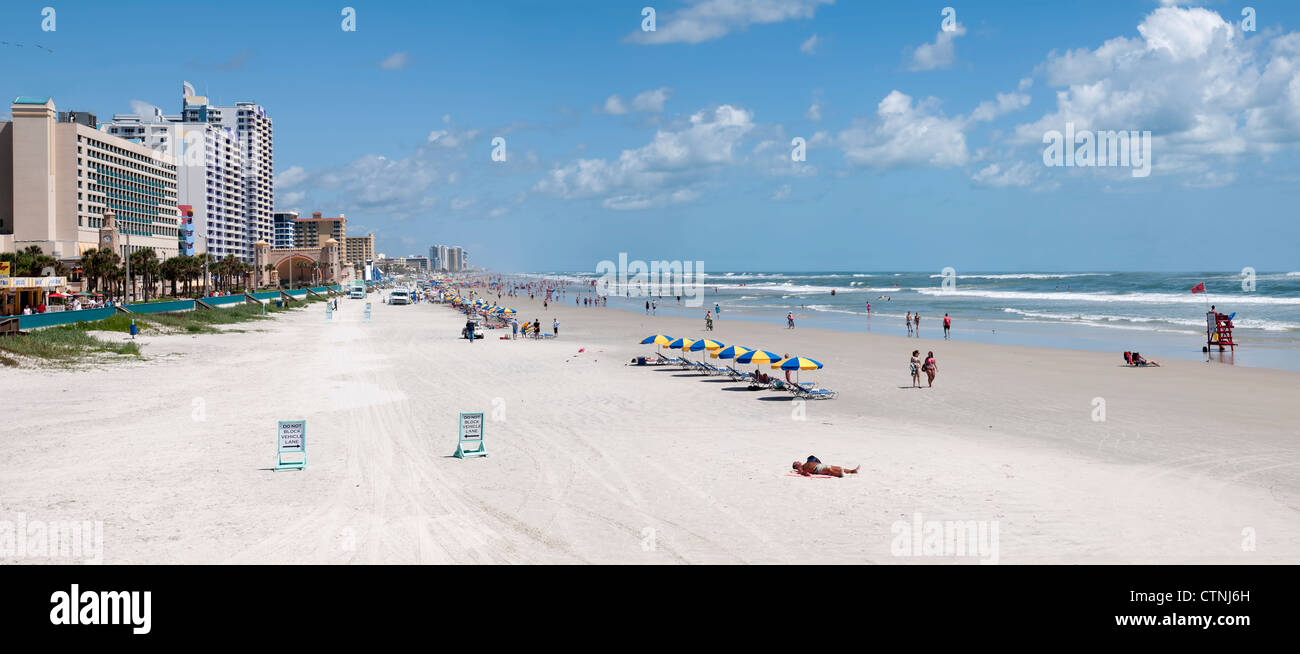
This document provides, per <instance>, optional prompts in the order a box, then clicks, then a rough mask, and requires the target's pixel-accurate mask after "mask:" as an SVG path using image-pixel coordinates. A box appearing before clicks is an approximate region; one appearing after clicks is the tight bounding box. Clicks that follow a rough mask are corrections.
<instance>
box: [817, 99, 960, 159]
mask: <svg viewBox="0 0 1300 654" xmlns="http://www.w3.org/2000/svg"><path fill="white" fill-rule="evenodd" d="M937 105H938V101H937V100H935V99H933V98H931V99H929V100H925V101H921V102H917V103H915V104H914V103H913V102H912V98H911V96H908V95H906V94H904V93H901V92H899V91H897V90H895V91H891V92H890V93H889V95H887V96H885V99H883V100H881V101H880V104H879V105H878V106H877V108H876V120H875V121H874V122H873V123H872V124H867V125H857V126H854V127H852V128H850V129H847V130H844V131H842V132H840V135H839V143H840V146H841V148H842V149H843V150H844V158H845V160H847V161H848V162H849V163H851V164H854V165H858V166H868V167H872V168H892V167H898V166H934V167H939V168H947V167H952V166H963V165H965V164H966V163H967V162H968V161H969V160H970V153H969V151H968V150H967V149H966V135H965V133H964V132H963V128H964V126H965V124H966V121H965V120H964V119H962V118H960V117H958V118H947V117H946V116H944V115H942V114H941V113H938V111H937Z"/></svg>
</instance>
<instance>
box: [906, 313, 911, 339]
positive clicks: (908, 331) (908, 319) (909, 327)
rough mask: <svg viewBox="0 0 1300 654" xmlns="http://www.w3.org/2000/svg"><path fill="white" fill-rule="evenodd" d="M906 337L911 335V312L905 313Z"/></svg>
mask: <svg viewBox="0 0 1300 654" xmlns="http://www.w3.org/2000/svg"><path fill="white" fill-rule="evenodd" d="M907 335H908V336H911V335H912V312H911V311H908V312H907Z"/></svg>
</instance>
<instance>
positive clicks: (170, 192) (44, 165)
mask: <svg viewBox="0 0 1300 654" xmlns="http://www.w3.org/2000/svg"><path fill="white" fill-rule="evenodd" d="M10 111H11V113H12V114H13V120H12V121H11V122H0V234H5V235H6V240H7V239H8V235H12V239H13V245H14V247H16V248H25V247H27V246H30V245H36V246H39V247H40V248H41V249H42V250H43V251H44V252H45V253H46V254H49V255H51V256H54V257H55V258H58V259H60V260H63V261H71V260H75V259H78V258H80V257H81V255H82V254H83V253H84V252H86V251H88V250H91V249H94V248H97V247H99V246H100V243H99V228H100V226H101V225H102V224H103V219H104V214H105V212H111V213H113V214H115V215H116V224H117V227H118V229H120V230H121V234H122V237H121V239H120V246H121V249H122V251H121V252H119V253H118V254H119V255H120V256H126V255H127V254H128V252H129V251H137V250H141V249H143V248H153V250H154V252H156V253H157V255H158V257H159V258H160V259H164V258H167V257H173V256H176V255H177V253H178V245H177V244H178V242H179V238H180V225H179V218H180V216H179V211H178V209H177V204H178V203H177V190H178V188H177V167H176V164H175V161H174V160H173V158H172V157H171V156H169V155H166V154H161V153H159V152H157V151H155V150H153V149H151V148H148V147H146V146H144V145H142V144H140V143H134V142H132V141H128V140H126V139H122V138H119V137H117V136H114V135H112V134H109V133H106V132H102V131H100V130H98V129H95V127H94V125H95V122H96V121H95V117H94V116H93V115H91V114H85V113H78V112H67V113H63V114H60V113H58V112H57V111H56V109H55V106H54V102H53V101H52V100H51V99H50V98H32V97H20V98H17V99H16V100H14V102H13V104H12V105H11V107H10ZM128 235H129V236H128ZM128 239H129V241H130V245H129V246H128V245H127V241H128ZM128 247H129V250H128Z"/></svg>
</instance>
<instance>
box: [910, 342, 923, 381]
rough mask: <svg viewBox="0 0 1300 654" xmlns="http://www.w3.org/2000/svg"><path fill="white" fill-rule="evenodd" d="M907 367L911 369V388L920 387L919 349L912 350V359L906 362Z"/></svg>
mask: <svg viewBox="0 0 1300 654" xmlns="http://www.w3.org/2000/svg"><path fill="white" fill-rule="evenodd" d="M908 369H909V370H911V371H912V388H920V387H921V351H920V350H912V360H911V361H910V362H908Z"/></svg>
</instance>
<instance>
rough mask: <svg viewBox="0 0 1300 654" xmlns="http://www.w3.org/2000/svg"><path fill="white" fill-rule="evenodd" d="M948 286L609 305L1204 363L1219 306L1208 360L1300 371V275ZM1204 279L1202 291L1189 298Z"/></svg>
mask: <svg viewBox="0 0 1300 654" xmlns="http://www.w3.org/2000/svg"><path fill="white" fill-rule="evenodd" d="M512 277H514V278H516V279H519V280H521V281H536V280H537V279H539V278H544V279H548V280H556V281H559V282H562V283H564V284H565V286H566V288H567V292H568V301H569V302H572V301H573V296H574V294H575V293H582V292H584V291H585V292H588V293H589V292H590V284H591V283H592V282H593V281H595V280H598V279H599V275H597V274H596V273H575V272H546V273H531V274H526V275H520V276H512ZM944 282H945V278H944V276H943V275H942V274H940V273H937V272H936V273H916V272H901V273H900V272H777V271H773V272H719V273H711V274H708V275H706V277H705V279H704V294H703V300H704V303H703V306H698V307H696V306H688V305H686V303H685V301H683V303H682V304H680V305H679V304H678V302H677V300H676V299H675V297H673V295H672V294H671V292H672V291H673V289H672V288H662V289H659V288H654V287H649V288H647V287H646V286H643V285H637V284H629V285H627V286H616V287H614V288H613V289H612V290H611V292H609V296H610V306H618V307H622V308H625V309H629V310H637V311H644V302H645V300H646V295H645V292H646V291H647V290H648V291H649V292H650V293H652V295H651V296H650V297H651V299H654V300H656V301H658V303H659V306H660V312H661V313H664V314H666V315H685V316H698V317H701V318H703V316H704V312H705V311H706V310H712V309H713V308H714V305H715V303H716V304H717V305H718V306H719V307H720V308H721V309H722V312H721V315H720V319H723V320H726V319H742V320H761V321H771V322H774V323H776V324H780V325H784V323H785V315H786V312H789V311H793V312H794V314H795V316H796V325H808V326H817V327H828V328H833V329H842V330H851V331H873V332H882V333H892V334H906V333H907V331H906V326H905V318H904V317H905V316H906V314H907V312H909V311H911V312H913V313H920V314H921V335H920V338H922V339H928V338H937V339H942V333H943V329H942V324H943V315H944V314H945V313H947V314H949V315H950V316H951V317H952V319H953V329H954V332H953V334H954V338H958V339H962V340H975V341H982V342H992V343H1007V344H1018V345H1041V346H1047V347H1064V348H1072V349H1086V350H1098V351H1113V352H1115V353H1116V356H1117V358H1118V356H1119V355H1118V353H1119V352H1122V351H1123V350H1139V351H1141V352H1142V353H1143V355H1144V356H1149V357H1155V358H1158V357H1160V356H1165V357H1177V358H1184V359H1198V358H1199V359H1206V358H1207V357H1206V355H1205V354H1203V353H1202V352H1201V347H1202V346H1203V345H1205V313H1206V311H1207V310H1208V308H1209V306H1210V305H1211V304H1213V305H1214V306H1215V307H1216V308H1217V310H1218V311H1219V312H1221V313H1233V312H1236V314H1237V316H1236V318H1235V320H1234V324H1235V327H1236V329H1235V332H1234V338H1235V340H1236V341H1237V342H1238V343H1239V345H1238V347H1237V350H1236V352H1235V354H1234V353H1225V355H1224V356H1222V357H1220V356H1219V354H1218V352H1217V349H1216V350H1215V351H1214V352H1213V353H1212V355H1211V356H1210V357H1208V358H1209V359H1210V360H1213V361H1221V362H1223V363H1232V364H1237V365H1249V366H1262V367H1270V368H1285V369H1293V370H1300V272H1286V271H1280V272H1258V273H1256V275H1255V277H1254V288H1253V289H1250V288H1249V287H1245V288H1244V287H1243V277H1242V275H1241V273H1239V272H1186V273H1140V272H1137V273H1135V272H1071V273H1052V272H1031V273H1026V272H966V271H961V272H959V273H957V274H956V275H955V276H954V277H953V278H952V279H951V280H950V283H949V284H945V283H944ZM1202 282H1204V283H1205V288H1206V291H1207V292H1206V293H1196V294H1194V293H1192V291H1191V289H1192V287H1193V286H1195V285H1197V284H1200V283H1202ZM660 290H662V291H663V296H662V298H663V299H660V296H659V295H658V291H660ZM832 291H834V295H832V294H831V292H832ZM629 295H630V297H629ZM868 302H870V303H871V313H870V315H868V313H867V303H868ZM701 324H702V323H701ZM809 356H813V355H811V354H810V355H809Z"/></svg>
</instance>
